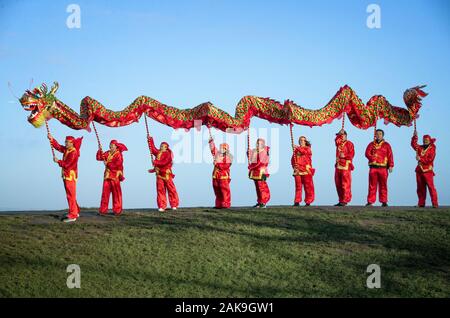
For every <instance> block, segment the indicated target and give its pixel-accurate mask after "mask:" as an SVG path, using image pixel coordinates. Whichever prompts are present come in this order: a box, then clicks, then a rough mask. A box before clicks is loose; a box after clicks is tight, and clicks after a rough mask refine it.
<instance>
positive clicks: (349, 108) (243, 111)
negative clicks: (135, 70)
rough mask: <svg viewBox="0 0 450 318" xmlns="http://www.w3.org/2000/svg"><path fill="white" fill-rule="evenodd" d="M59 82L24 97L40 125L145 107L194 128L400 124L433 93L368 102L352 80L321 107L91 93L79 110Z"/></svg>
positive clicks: (133, 117)
mask: <svg viewBox="0 0 450 318" xmlns="http://www.w3.org/2000/svg"><path fill="white" fill-rule="evenodd" d="M58 87H59V85H58V83H56V82H55V83H54V85H53V86H52V87H51V89H50V90H49V89H48V88H47V85H46V84H42V85H41V86H40V87H36V88H34V89H33V90H27V91H26V92H25V93H24V95H23V96H22V97H21V98H20V103H21V105H22V106H23V108H24V109H25V110H26V111H30V112H31V114H30V115H29V116H28V121H29V122H30V123H31V124H32V125H33V126H35V127H40V126H42V125H43V124H44V123H45V121H46V120H50V119H52V118H54V119H56V120H58V121H60V122H61V123H62V124H63V125H66V126H68V127H69V128H72V129H76V130H79V129H87V130H89V129H90V128H89V127H90V123H91V122H92V121H95V122H97V123H100V124H102V125H105V126H109V127H121V126H126V125H130V124H132V123H134V122H137V121H138V120H139V119H140V117H141V116H142V115H143V114H144V113H145V114H146V115H147V116H148V117H150V118H152V119H154V120H156V121H158V122H160V123H161V124H164V125H167V126H170V127H173V128H184V129H190V128H192V127H194V123H195V122H196V121H197V122H201V124H202V125H207V126H208V127H215V128H217V129H220V130H222V131H227V132H237V133H239V132H241V131H243V130H246V129H248V127H249V125H250V120H251V118H252V117H258V118H261V119H264V120H267V121H269V122H271V123H277V124H282V125H287V124H297V125H305V126H310V127H312V126H321V125H323V124H328V123H331V122H332V121H333V120H334V119H336V118H341V117H342V116H343V115H345V114H347V117H348V118H349V120H350V122H351V123H352V124H353V125H354V126H356V127H357V128H360V129H367V128H369V127H371V126H374V125H375V123H376V120H377V119H378V118H384V120H385V122H390V123H393V124H395V125H397V126H409V125H411V123H412V121H413V120H414V119H415V118H417V117H418V111H419V109H420V107H421V105H422V103H421V101H422V98H423V97H425V96H426V95H427V94H426V93H425V92H424V91H423V90H422V88H423V87H424V86H416V87H413V88H410V89H408V90H406V91H405V92H404V94H403V100H404V102H405V104H406V107H407V108H406V109H405V108H400V107H396V106H392V105H391V104H390V103H389V102H388V101H387V99H386V98H385V97H384V96H381V95H376V96H373V97H372V98H370V100H369V101H368V102H367V104H364V103H363V102H362V101H361V99H360V98H359V97H358V96H357V95H356V93H355V92H354V91H353V90H352V89H351V88H350V87H349V86H347V85H345V86H343V87H341V88H340V89H339V91H338V92H337V93H336V94H335V95H334V97H333V98H332V99H331V100H330V101H329V102H328V104H327V105H326V106H324V107H323V108H320V109H317V110H310V109H306V108H303V107H301V106H299V105H297V104H295V103H294V102H293V101H290V100H286V101H285V102H284V103H280V102H278V101H276V100H273V99H270V98H265V97H257V96H245V97H243V98H242V99H241V100H240V101H239V103H238V104H237V106H236V111H235V116H234V117H233V116H231V115H230V114H228V113H227V112H225V111H223V110H221V109H219V108H217V107H216V106H214V105H213V104H212V103H210V102H206V103H203V104H200V105H198V106H196V107H194V108H190V109H178V108H176V107H173V106H168V105H165V104H163V103H161V102H159V101H157V100H155V99H153V98H151V97H147V96H139V97H138V98H136V99H135V100H134V101H133V102H132V103H131V104H130V105H128V106H127V107H125V108H124V109H123V110H121V111H112V110H110V109H107V108H106V107H105V106H103V105H102V104H101V103H100V102H98V101H97V100H95V99H93V98H91V97H89V96H87V97H85V98H83V100H82V101H81V105H80V113H79V114H78V113H77V112H75V111H74V110H73V109H72V108H70V107H69V106H67V105H66V104H64V103H63V102H62V101H60V100H59V99H57V98H56V96H55V93H56V91H57V90H58Z"/></svg>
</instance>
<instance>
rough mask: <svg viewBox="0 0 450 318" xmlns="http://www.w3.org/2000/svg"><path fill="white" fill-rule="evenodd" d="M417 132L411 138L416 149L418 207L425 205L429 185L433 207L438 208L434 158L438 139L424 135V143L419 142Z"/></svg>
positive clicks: (412, 145)
mask: <svg viewBox="0 0 450 318" xmlns="http://www.w3.org/2000/svg"><path fill="white" fill-rule="evenodd" d="M417 139H418V137H417V132H414V136H413V137H412V139H411V147H412V148H413V149H414V150H415V151H416V160H417V167H416V180H417V196H418V197H419V203H418V207H420V208H422V207H424V206H425V200H426V198H427V187H428V191H430V196H431V204H432V205H433V208H437V207H438V206H439V205H438V195H437V191H436V188H435V186H434V169H433V168H434V158H435V157H436V145H435V144H434V143H435V141H436V139H435V138H431V137H430V135H424V136H423V145H419V144H418V143H417Z"/></svg>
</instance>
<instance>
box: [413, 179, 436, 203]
mask: <svg viewBox="0 0 450 318" xmlns="http://www.w3.org/2000/svg"><path fill="white" fill-rule="evenodd" d="M416 180H417V196H418V197H419V203H418V205H419V206H425V200H426V199H427V187H428V191H430V197H431V204H433V206H436V207H437V206H438V197H437V191H436V187H435V186H434V174H433V173H432V172H426V173H423V172H416Z"/></svg>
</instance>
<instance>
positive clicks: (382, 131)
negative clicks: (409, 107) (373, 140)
mask: <svg viewBox="0 0 450 318" xmlns="http://www.w3.org/2000/svg"><path fill="white" fill-rule="evenodd" d="M379 131H381V133H382V134H383V137H384V130H383V129H377V130H375V132H379Z"/></svg>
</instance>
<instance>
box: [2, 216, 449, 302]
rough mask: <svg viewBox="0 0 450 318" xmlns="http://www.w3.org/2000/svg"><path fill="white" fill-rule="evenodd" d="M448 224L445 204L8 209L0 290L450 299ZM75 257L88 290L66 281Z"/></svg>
mask: <svg viewBox="0 0 450 318" xmlns="http://www.w3.org/2000/svg"><path fill="white" fill-rule="evenodd" d="M449 230H450V209H448V208H441V209H437V210H436V209H414V208H388V209H383V208H370V209H365V208H359V207H349V208H344V209H342V208H341V209H339V208H330V207H317V208H316V207H310V208H291V207H270V208H268V209H266V210H262V209H261V210H260V209H232V210H228V211H215V210H213V209H208V208H191V209H180V210H179V211H177V212H175V213H174V212H169V213H166V214H161V213H157V212H154V211H143V210H135V211H127V212H125V214H124V215H123V216H122V217H120V218H114V217H98V216H96V215H95V213H94V212H93V210H89V211H87V212H82V217H81V218H80V219H79V221H77V222H76V223H70V224H63V223H61V222H59V221H58V219H57V218H56V217H55V215H53V214H51V212H48V213H43V214H27V215H23V214H15V215H2V216H0V268H1V270H0V296H1V297H449V296H450V235H449ZM72 263H75V264H79V265H80V267H81V289H68V288H67V287H66V279H67V277H68V275H69V274H68V273H66V267H67V265H69V264H72ZM372 263H376V264H379V265H380V266H381V271H382V273H381V284H382V286H381V288H380V289H368V288H367V287H366V279H367V277H368V275H369V274H368V273H366V268H367V266H368V265H369V264H372Z"/></svg>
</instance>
